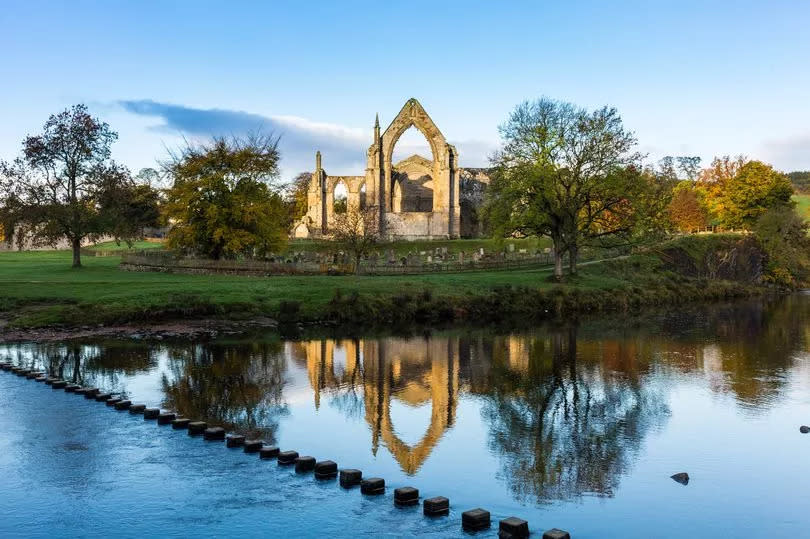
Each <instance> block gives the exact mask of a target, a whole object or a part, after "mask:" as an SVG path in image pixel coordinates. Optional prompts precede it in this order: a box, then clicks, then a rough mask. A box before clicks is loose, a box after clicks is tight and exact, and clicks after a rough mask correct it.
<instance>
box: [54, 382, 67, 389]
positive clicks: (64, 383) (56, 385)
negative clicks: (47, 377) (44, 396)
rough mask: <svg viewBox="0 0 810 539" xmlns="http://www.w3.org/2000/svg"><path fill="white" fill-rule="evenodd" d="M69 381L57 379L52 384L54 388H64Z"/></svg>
mask: <svg viewBox="0 0 810 539" xmlns="http://www.w3.org/2000/svg"><path fill="white" fill-rule="evenodd" d="M67 384H68V383H67V382H65V381H64V380H56V381H55V382H54V383H52V384H51V387H52V388H53V389H64V388H65V386H66V385H67Z"/></svg>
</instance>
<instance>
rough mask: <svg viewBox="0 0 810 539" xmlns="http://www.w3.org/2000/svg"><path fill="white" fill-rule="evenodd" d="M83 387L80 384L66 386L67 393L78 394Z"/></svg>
mask: <svg viewBox="0 0 810 539" xmlns="http://www.w3.org/2000/svg"><path fill="white" fill-rule="evenodd" d="M81 387H82V386H80V385H78V384H68V385H66V386H65V393H76V390H77V389H81Z"/></svg>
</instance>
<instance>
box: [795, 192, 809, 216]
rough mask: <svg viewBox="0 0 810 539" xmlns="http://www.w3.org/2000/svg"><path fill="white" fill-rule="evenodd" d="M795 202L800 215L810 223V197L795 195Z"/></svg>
mask: <svg viewBox="0 0 810 539" xmlns="http://www.w3.org/2000/svg"><path fill="white" fill-rule="evenodd" d="M793 201H794V202H796V210H798V212H799V214H800V215H801V216H802V217H804V218H805V220H808V221H810V195H793Z"/></svg>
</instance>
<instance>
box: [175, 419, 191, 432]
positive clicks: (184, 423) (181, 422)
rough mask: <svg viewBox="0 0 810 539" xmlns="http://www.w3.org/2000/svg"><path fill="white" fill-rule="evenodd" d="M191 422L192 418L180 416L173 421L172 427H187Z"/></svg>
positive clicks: (176, 428)
mask: <svg viewBox="0 0 810 539" xmlns="http://www.w3.org/2000/svg"><path fill="white" fill-rule="evenodd" d="M190 424H191V420H190V419H186V418H185V417H180V418H178V419H175V420H174V421H172V428H173V429H175V430H181V429H187V428H188V426H189V425H190Z"/></svg>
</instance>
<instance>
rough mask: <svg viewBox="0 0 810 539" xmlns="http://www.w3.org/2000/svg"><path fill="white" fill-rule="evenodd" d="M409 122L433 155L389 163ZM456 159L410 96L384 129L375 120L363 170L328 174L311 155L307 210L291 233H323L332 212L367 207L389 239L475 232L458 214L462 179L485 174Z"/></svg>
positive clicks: (478, 179) (299, 235) (480, 177)
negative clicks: (355, 173) (466, 167)
mask: <svg viewBox="0 0 810 539" xmlns="http://www.w3.org/2000/svg"><path fill="white" fill-rule="evenodd" d="M410 127H415V128H416V129H418V130H419V131H421V132H422V134H424V135H425V138H426V139H427V142H428V144H429V145H430V149H431V153H432V155H431V156H424V157H423V156H419V155H413V156H411V157H409V158H407V159H404V160H402V161H399V162H398V163H393V162H392V155H393V152H394V146H396V143H397V141H398V140H399V138H400V137H401V136H402V134H403V133H404V132H405V131H406V130H408V129H409V128H410ZM458 163H459V160H458V152H457V151H456V148H455V146H453V145H452V144H448V143H447V141H446V140H445V138H444V135H442V133H441V131H439V128H438V127H436V124H434V123H433V120H431V119H430V116H428V114H427V112H425V109H423V108H422V105H421V104H419V102H418V101H417V100H416V99H409V100H408V102H407V103H405V106H404V107H402V110H400V111H399V114H397V116H396V118H394V120H393V121H392V122H391V124H390V125H389V126H388V127H387V128H386V130H385V131H383V132H380V122H379V119H377V121H376V122H375V125H374V140H373V143H372V144H371V146H370V147H369V149H368V153H367V164H366V173H365V175H363V176H330V175H328V174H327V173H326V171H325V169H324V168H323V166H322V163H321V154H320V152H318V153H317V154H316V158H315V172H314V174H313V176H312V180H311V181H310V185H309V192H308V194H307V213H306V215H304V216H303V217H302V218H301V219H300V220H299V221H298V222H297V223H296V224H295V226H294V228H293V236H294V237H296V238H310V237H320V236H325V235H328V234H329V230H330V227H331V226H332V224H333V223H334V219H335V215H336V214H337V213H340V212H342V211H359V210H366V209H368V210H370V211H375V212H376V213H377V214H378V216H379V223H380V233H381V235H382V236H383V237H385V238H388V239H408V240H413V239H433V238H457V237H460V236H470V235H474V234H475V224H474V223H472V222H467V221H469V220H468V219H465V217H466V215H465V216H463V215H462V208H461V206H462V205H461V203H460V200H461V196H463V193H462V189H463V184H464V183H465V182H464V181H463V180H464V179H469V180H470V181H475V182H476V183H477V184H482V183H488V181H489V178H488V177H486V174H485V172H483V171H482V170H481V169H469V170H464V169H460V168H459V167H458ZM467 183H469V182H467ZM344 196H345V201H344V199H343V197H344ZM465 213H466V212H465Z"/></svg>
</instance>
